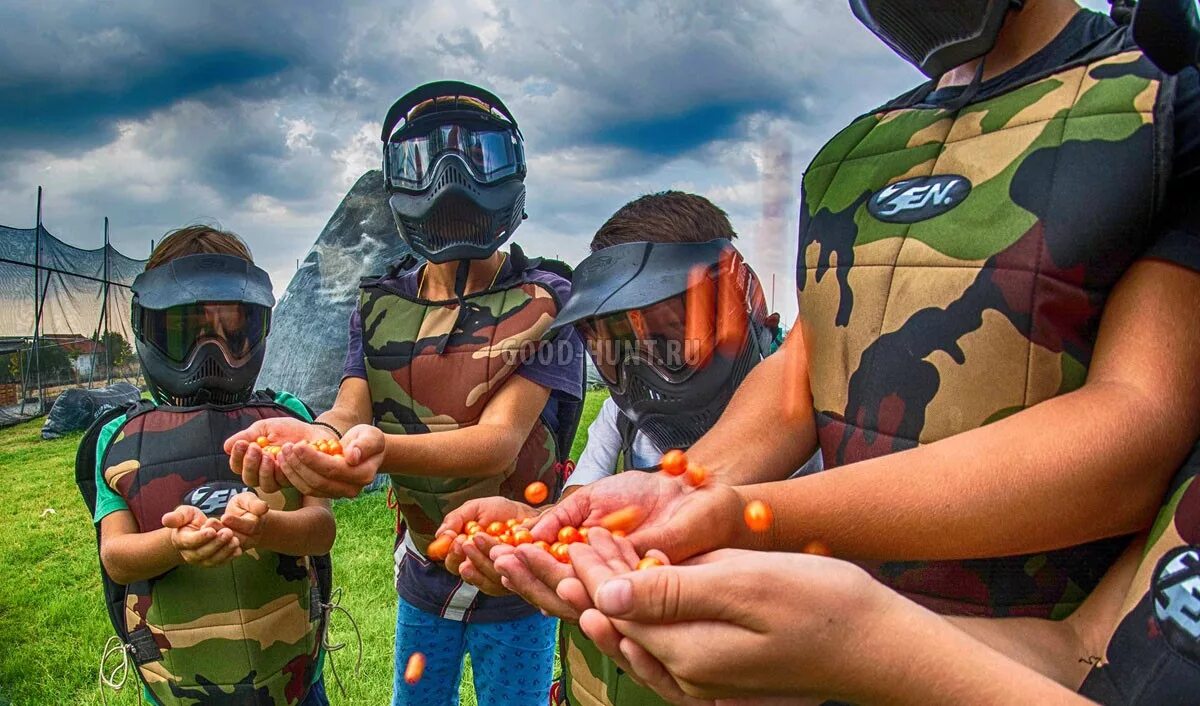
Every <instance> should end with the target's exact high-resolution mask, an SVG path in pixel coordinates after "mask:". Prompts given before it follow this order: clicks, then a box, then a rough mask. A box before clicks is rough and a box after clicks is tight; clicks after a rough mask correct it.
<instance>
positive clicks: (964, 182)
mask: <svg viewBox="0 0 1200 706" xmlns="http://www.w3.org/2000/svg"><path fill="white" fill-rule="evenodd" d="M970 193H971V182H970V181H969V180H968V179H967V178H966V177H964V176H958V175H956V174H947V175H944V176H931V177H918V178H916V179H905V180H904V181H898V182H896V183H895V184H889V185H888V186H885V187H884V188H883V189H881V190H880V191H878V192H876V194H875V195H874V196H872V197H871V200H870V201H868V202H867V210H868V211H870V212H871V215H872V216H875V217H876V218H878V219H879V220H881V221H883V222H885V223H917V222H919V221H927V220H929V219H930V218H934V217H936V216H940V215H942V214H943V213H945V212H947V211H949V210H950V209H952V208H954V207H955V206H957V205H959V204H960V203H962V202H963V201H966V200H967V196H969V195H970Z"/></svg>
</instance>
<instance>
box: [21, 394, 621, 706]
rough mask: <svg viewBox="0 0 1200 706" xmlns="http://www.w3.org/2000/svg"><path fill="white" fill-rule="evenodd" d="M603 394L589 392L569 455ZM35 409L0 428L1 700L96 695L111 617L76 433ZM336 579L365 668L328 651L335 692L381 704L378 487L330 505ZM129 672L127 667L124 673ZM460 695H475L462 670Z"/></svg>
mask: <svg viewBox="0 0 1200 706" xmlns="http://www.w3.org/2000/svg"><path fill="white" fill-rule="evenodd" d="M604 397H605V395H604V393H603V392H600V393H595V392H593V393H589V395H588V404H587V409H586V410H585V412H584V417H583V421H582V422H581V424H580V430H579V435H578V437H577V438H576V440H575V448H574V451H573V453H572V457H573V458H578V457H579V452H580V451H581V450H582V449H583V445H584V444H585V443H586V441H587V426H588V424H590V423H591V420H592V418H593V417H595V415H596V412H597V411H598V409H599V407H600V403H601V402H602V401H603V399H604ZM40 429H41V420H36V421H34V422H29V423H26V424H22V425H20V426H16V427H12V428H9V429H4V430H0V469H2V470H3V473H4V482H3V483H0V508H3V509H2V511H0V515H2V516H3V517H4V520H3V526H2V527H3V537H0V645H3V647H0V706H7V705H11V706H59V705H61V704H84V705H89V706H90V705H98V704H101V703H102V701H101V696H100V693H99V690H98V687H97V667H98V663H99V660H100V653H101V651H102V649H103V647H104V643H105V641H106V640H107V639H108V637H109V636H110V635H111V634H112V628H111V626H110V625H109V623H108V619H107V617H106V616H105V614H104V603H103V598H102V595H101V589H100V579H99V573H98V568H97V556H96V539H95V532H94V530H93V529H92V523H91V520H90V518H89V517H88V516H87V512H86V509H85V507H84V505H83V501H82V500H81V499H80V497H79V494H78V492H77V491H76V489H75V483H74V475H73V468H74V463H75V447H76V445H77V444H78V442H79V435H73V436H69V437H66V438H63V439H57V440H54V441H42V440H41V437H40V436H39V432H40ZM334 514H335V515H336V517H337V523H338V537H337V543H336V544H335V545H334V548H333V562H334V563H333V565H334V580H335V585H337V586H340V587H341V588H342V591H343V598H342V605H343V606H345V607H346V608H347V609H348V610H349V611H350V612H351V613H352V614H353V615H354V618H355V619H356V620H357V622H358V626H359V629H360V630H361V632H362V638H363V662H362V671H361V672H360V673H359V675H358V676H354V675H353V666H354V663H353V660H354V655H353V654H352V652H353V650H352V648H347V649H346V650H343V651H342V652H339V653H337V654H335V655H334V656H333V659H334V660H335V661H336V664H337V668H338V673H339V674H340V675H341V677H342V681H343V683H344V685H345V687H346V692H347V693H346V696H345V697H343V696H342V695H341V694H340V693H338V692H337V688H336V686H335V685H334V682H333V679H332V678H331V674H330V670H329V668H328V667H327V668H326V672H325V676H326V682H327V685H328V686H329V691H330V700H331V701H332V702H333V703H335V704H361V705H362V706H378V704H381V703H386V702H387V700H388V699H390V697H391V689H392V644H393V642H392V640H393V637H394V635H393V633H394V631H395V623H396V592H395V590H394V589H393V587H392V558H391V556H392V530H393V528H394V523H395V518H394V515H393V514H392V511H390V510H388V509H387V507H386V506H385V504H384V494H382V493H374V494H371V495H368V496H364V497H362V498H360V499H358V500H354V501H342V502H338V503H336V504H335V505H334ZM347 628H348V624H347V623H346V621H345V619H344V618H342V619H338V618H335V619H334V624H333V641H334V642H338V641H342V640H346V641H352V634H351V632H350V631H349V630H348V629H347ZM130 683H131V684H132V683H133V682H132V675H131V682H130ZM134 692H135V689H134V688H131V687H126V688H125V690H124V691H122V692H121V693H119V694H113V693H111V692H110V693H109V694H108V698H107V703H109V704H136V703H137V702H138V699H137V696H136V694H135V693H134ZM462 693H463V703H464V704H466V705H467V706H474V704H475V695H474V693H473V690H472V688H471V683H470V675H469V671H468V672H467V674H466V675H464V679H463V685H462Z"/></svg>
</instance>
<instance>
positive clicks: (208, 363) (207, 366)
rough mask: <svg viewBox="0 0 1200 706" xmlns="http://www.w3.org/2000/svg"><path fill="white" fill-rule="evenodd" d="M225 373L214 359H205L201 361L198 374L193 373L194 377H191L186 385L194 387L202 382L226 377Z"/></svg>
mask: <svg viewBox="0 0 1200 706" xmlns="http://www.w3.org/2000/svg"><path fill="white" fill-rule="evenodd" d="M223 373H224V371H223V370H221V366H220V365H217V361H215V360H213V359H212V358H205V359H204V360H203V361H201V363H200V368H199V369H197V370H196V372H194V373H192V376H191V377H189V378H188V379H187V381H186V382H185V383H184V384H185V385H194V384H196V383H198V382H200V381H201V380H205V379H209V380H211V379H213V378H219V377H224V374H223Z"/></svg>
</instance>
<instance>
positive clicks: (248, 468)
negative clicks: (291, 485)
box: [229, 441, 271, 488]
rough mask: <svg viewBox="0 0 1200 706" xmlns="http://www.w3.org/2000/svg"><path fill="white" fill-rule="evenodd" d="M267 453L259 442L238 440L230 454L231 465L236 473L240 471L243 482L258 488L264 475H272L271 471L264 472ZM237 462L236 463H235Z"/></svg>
mask: <svg viewBox="0 0 1200 706" xmlns="http://www.w3.org/2000/svg"><path fill="white" fill-rule="evenodd" d="M266 457H267V454H265V453H264V452H263V450H262V449H261V448H259V446H258V444H255V443H252V442H248V441H238V442H237V443H236V444H234V446H233V453H232V454H231V455H230V456H229V467H230V468H231V469H233V472H234V473H240V474H241V476H242V482H243V483H245V484H246V485H248V486H250V487H251V488H257V487H259V486H260V485H261V484H262V480H263V476H264V475H266V476H270V475H271V474H270V472H269V471H268V472H266V473H264V470H266V469H264V468H263V466H264V465H265V461H266ZM235 462H236V465H235Z"/></svg>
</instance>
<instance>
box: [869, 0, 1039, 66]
mask: <svg viewBox="0 0 1200 706" xmlns="http://www.w3.org/2000/svg"><path fill="white" fill-rule="evenodd" d="M1023 5H1024V0H850V9H851V10H852V11H853V12H854V16H855V17H857V18H858V20H859V21H860V22H862V23H863V24H864V25H865V26H866V27H867V29H869V30H871V32H872V33H874V34H875V36H877V37H879V38H880V39H881V40H883V42H884V44H887V45H888V46H889V47H891V48H892V50H893V51H895V52H896V53H897V54H899V55H900V56H901V57H903V58H904V60H905V61H907V62H909V63H910V64H912V65H914V66H916V67H917V68H918V69H920V70H921V72H922V73H924V74H925V75H926V76H928V77H930V78H933V79H936V78H939V77H941V76H942V75H943V74H945V73H946V72H947V71H949V70H950V69H953V68H954V67H956V66H960V65H962V64H965V63H967V62H968V61H973V60H975V59H978V58H979V57H981V56H984V55H985V54H987V53H988V52H990V51H991V50H992V48H993V47H995V46H996V38H997V37H999V36H1000V28H1001V27H1003V25H1004V18H1005V16H1007V15H1008V12H1009V10H1012V9H1020V8H1021V7H1022V6H1023Z"/></svg>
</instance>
